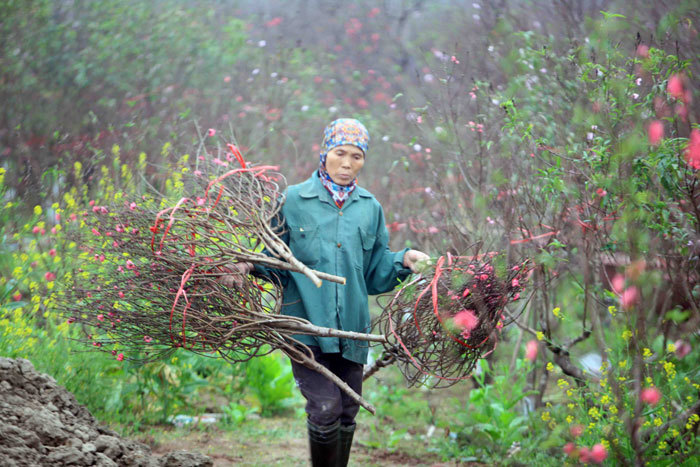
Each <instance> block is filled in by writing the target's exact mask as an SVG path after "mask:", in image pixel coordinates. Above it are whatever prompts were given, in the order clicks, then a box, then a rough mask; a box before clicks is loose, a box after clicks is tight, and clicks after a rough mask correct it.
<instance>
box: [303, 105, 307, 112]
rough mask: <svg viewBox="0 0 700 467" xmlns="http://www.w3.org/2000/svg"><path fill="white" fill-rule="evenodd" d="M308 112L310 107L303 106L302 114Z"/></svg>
mask: <svg viewBox="0 0 700 467" xmlns="http://www.w3.org/2000/svg"><path fill="white" fill-rule="evenodd" d="M307 110H309V106H308V105H302V106H301V111H302V112H306V111H307Z"/></svg>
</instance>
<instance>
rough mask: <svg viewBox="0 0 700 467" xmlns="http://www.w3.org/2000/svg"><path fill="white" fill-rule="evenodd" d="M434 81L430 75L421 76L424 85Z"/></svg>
mask: <svg viewBox="0 0 700 467" xmlns="http://www.w3.org/2000/svg"><path fill="white" fill-rule="evenodd" d="M434 79H435V77H434V76H433V75H431V74H430V73H427V74H425V75H424V76H423V81H425V82H426V83H432V82H433V80H434Z"/></svg>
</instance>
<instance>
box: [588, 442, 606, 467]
mask: <svg viewBox="0 0 700 467" xmlns="http://www.w3.org/2000/svg"><path fill="white" fill-rule="evenodd" d="M607 457H608V451H607V449H605V446H603V445H602V444H600V443H599V444H596V445H595V446H593V447H592V448H591V456H590V459H591V462H594V463H596V464H601V463H602V462H603V461H604V460H605V459H606V458H607Z"/></svg>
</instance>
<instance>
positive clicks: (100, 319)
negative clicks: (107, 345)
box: [97, 315, 105, 321]
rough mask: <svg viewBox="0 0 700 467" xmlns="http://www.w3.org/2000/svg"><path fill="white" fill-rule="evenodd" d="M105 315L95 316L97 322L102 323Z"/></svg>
mask: <svg viewBox="0 0 700 467" xmlns="http://www.w3.org/2000/svg"><path fill="white" fill-rule="evenodd" d="M104 320H105V315H97V321H104Z"/></svg>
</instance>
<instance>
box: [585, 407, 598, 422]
mask: <svg viewBox="0 0 700 467" xmlns="http://www.w3.org/2000/svg"><path fill="white" fill-rule="evenodd" d="M588 416H589V417H591V418H592V419H593V420H598V419H600V412H599V411H598V408H597V407H591V408H590V409H588Z"/></svg>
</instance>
